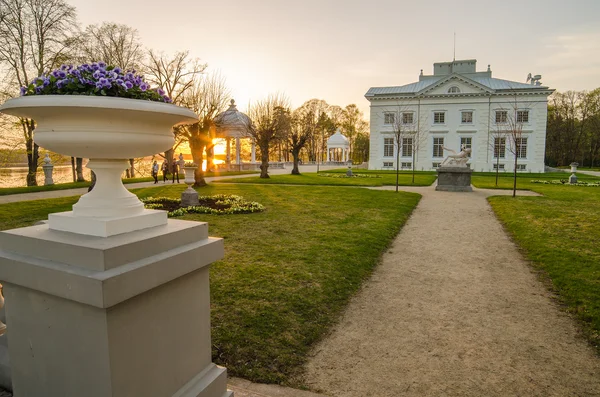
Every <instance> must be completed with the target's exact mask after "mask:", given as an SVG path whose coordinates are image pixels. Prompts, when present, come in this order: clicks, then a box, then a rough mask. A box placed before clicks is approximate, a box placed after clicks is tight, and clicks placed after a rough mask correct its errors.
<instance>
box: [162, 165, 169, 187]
mask: <svg viewBox="0 0 600 397" xmlns="http://www.w3.org/2000/svg"><path fill="white" fill-rule="evenodd" d="M168 168H169V167H167V161H166V160H165V161H163V162H162V174H163V183H165V182H166V181H167V171H168Z"/></svg>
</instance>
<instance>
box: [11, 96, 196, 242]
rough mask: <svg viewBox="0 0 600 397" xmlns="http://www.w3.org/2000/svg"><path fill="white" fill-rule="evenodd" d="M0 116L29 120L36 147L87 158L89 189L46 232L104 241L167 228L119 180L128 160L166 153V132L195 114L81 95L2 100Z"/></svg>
mask: <svg viewBox="0 0 600 397" xmlns="http://www.w3.org/2000/svg"><path fill="white" fill-rule="evenodd" d="M0 112H2V113H6V114H10V115H12V116H18V117H23V118H31V119H34V120H35V121H36V123H37V126H36V129H35V141H36V143H37V144H38V145H40V146H41V147H43V148H45V149H48V150H51V151H53V152H56V153H60V154H63V155H66V156H73V157H81V158H89V159H90V161H89V162H88V164H87V167H88V168H90V169H92V170H93V171H94V173H95V174H96V185H95V187H94V189H93V190H92V191H91V192H89V193H87V194H84V195H83V196H81V198H80V199H79V201H78V202H77V203H76V204H75V205H74V206H73V211H70V212H63V213H59V214H51V215H50V216H49V217H48V221H49V222H48V223H49V227H50V228H51V229H55V230H63V231H69V232H74V233H80V234H88V235H96V236H103V237H107V236H109V235H114V234H120V233H126V232H129V231H133V230H139V229H144V228H147V227H152V226H158V225H160V224H165V223H166V221H167V217H166V213H165V214H163V213H162V211H153V210H146V209H145V208H144V205H143V203H142V202H141V201H140V200H139V199H138V198H137V196H136V195H134V194H133V193H130V192H129V191H128V190H127V189H126V188H125V187H124V186H123V183H122V181H121V175H122V173H123V170H125V169H126V168H127V166H128V162H127V159H130V158H136V157H144V156H149V155H152V154H155V153H159V152H163V151H165V150H167V149H169V148H171V147H172V146H173V143H174V138H173V133H172V129H171V128H172V127H173V126H174V125H179V124H185V123H190V124H191V123H194V122H196V121H197V120H198V117H197V116H196V114H195V113H194V112H192V111H191V110H189V109H186V108H182V107H178V106H175V105H171V104H167V103H162V102H153V101H146V100H137V99H126V98H115V97H99V96H83V95H40V96H23V97H20V98H15V99H10V100H8V101H6V102H5V103H4V104H3V105H2V106H1V107H0Z"/></svg>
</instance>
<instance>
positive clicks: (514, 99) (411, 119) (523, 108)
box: [365, 59, 554, 172]
mask: <svg viewBox="0 0 600 397" xmlns="http://www.w3.org/2000/svg"><path fill="white" fill-rule="evenodd" d="M476 64H477V61H476V60H474V59H471V60H457V61H452V62H440V63H434V64H433V75H423V71H422V70H421V75H420V76H419V81H418V82H415V83H411V84H407V85H403V86H398V87H373V88H370V89H369V91H368V92H367V93H366V94H365V98H367V100H369V102H370V103H371V106H370V110H371V112H370V122H371V123H370V124H371V138H370V155H369V169H372V170H381V169H396V159H397V154H398V150H399V151H400V153H399V154H400V158H399V162H400V168H401V169H412V167H413V162H414V163H415V169H417V170H432V169H435V168H437V167H438V166H439V164H440V163H441V162H442V161H443V160H444V158H445V157H446V156H447V155H448V154H451V153H450V152H448V151H447V150H445V149H444V148H448V149H452V150H455V151H456V152H459V151H460V150H461V147H462V146H464V147H465V148H470V149H471V154H470V160H469V162H468V165H469V167H471V169H473V170H474V171H494V170H495V169H496V168H499V169H500V170H505V171H512V170H514V160H515V156H517V170H518V171H527V172H544V155H545V147H546V118H547V113H548V96H549V95H550V94H552V92H553V91H554V90H552V89H549V88H548V87H546V86H543V85H542V84H541V83H540V78H541V76H533V77H531V76H530V77H528V80H530V81H531V83H519V82H515V81H508V80H502V79H497V78H492V71H491V70H490V67H489V66H488V69H487V71H484V72H477V71H476ZM507 128H508V129H511V128H518V131H519V134H518V136H519V138H517V140H518V145H514V143H515V142H513V141H511V136H512V137H513V138H514V136H515V135H516V134H512V135H511V134H507V133H506V130H507ZM398 138H399V139H398ZM396 140H399V141H400V142H399V145H398V144H397V143H396ZM513 140H514V139H513ZM398 146H400V147H399V148H398Z"/></svg>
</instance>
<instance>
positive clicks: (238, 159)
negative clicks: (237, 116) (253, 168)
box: [235, 137, 242, 165]
mask: <svg viewBox="0 0 600 397" xmlns="http://www.w3.org/2000/svg"><path fill="white" fill-rule="evenodd" d="M241 149H242V145H241V143H240V138H239V137H237V138H235V161H236V163H237V165H240V164H242V162H241V156H240V152H241Z"/></svg>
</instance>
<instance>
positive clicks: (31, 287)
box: [0, 220, 229, 397]
mask: <svg viewBox="0 0 600 397" xmlns="http://www.w3.org/2000/svg"><path fill="white" fill-rule="evenodd" d="M223 255H224V252H223V241H222V239H218V238H211V237H208V227H207V224H206V223H200V222H189V221H179V220H169V221H168V223H167V224H165V225H163V226H158V227H154V228H148V229H143V230H138V231H135V232H131V233H125V234H120V235H116V236H112V237H96V236H86V235H78V234H73V233H68V232H61V231H56V230H51V229H49V228H48V225H37V226H32V227H28V228H22V229H14V230H9V231H5V232H0V280H1V281H2V283H3V285H4V292H5V297H6V318H7V324H8V327H9V331H8V332H9V335H10V337H9V344H8V348H9V354H10V360H11V369H12V381H13V388H14V395H15V397H20V396H48V397H53V396H56V397H58V396H60V397H80V396H86V397H109V396H110V397H126V396H157V397H159V396H168V397H173V396H178V397H179V396H181V397H199V396H201V397H223V396H228V395H229V392H228V391H227V384H226V383H227V374H226V370H225V369H224V368H220V367H217V366H216V365H214V364H213V363H212V362H211V339H210V294H209V291H210V288H209V265H210V263H211V262H214V261H216V260H218V259H221V258H222V257H223Z"/></svg>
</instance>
